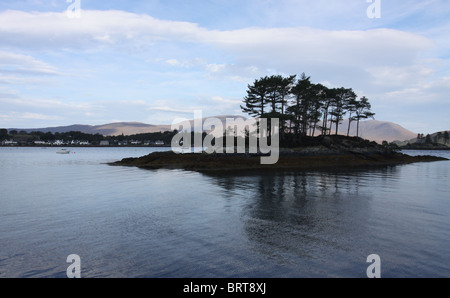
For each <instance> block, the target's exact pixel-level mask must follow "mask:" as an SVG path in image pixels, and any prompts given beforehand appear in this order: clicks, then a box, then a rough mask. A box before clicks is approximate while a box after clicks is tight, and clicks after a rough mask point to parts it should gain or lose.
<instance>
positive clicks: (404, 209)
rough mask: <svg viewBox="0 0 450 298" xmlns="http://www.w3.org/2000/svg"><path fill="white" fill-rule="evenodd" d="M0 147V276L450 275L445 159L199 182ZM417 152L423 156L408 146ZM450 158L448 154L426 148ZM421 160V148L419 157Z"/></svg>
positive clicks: (94, 159)
mask: <svg viewBox="0 0 450 298" xmlns="http://www.w3.org/2000/svg"><path fill="white" fill-rule="evenodd" d="M152 150H154V149H149V148H77V149H75V150H74V151H75V152H73V153H72V154H70V155H58V154H56V153H55V152H56V149H55V148H48V149H41V148H0V172H1V180H0V220H1V221H0V277H62V278H64V277H66V269H67V267H68V266H69V265H70V264H69V263H66V258H67V256H69V255H70V254H78V255H79V256H80V258H81V270H82V271H81V275H82V277H366V269H367V267H368V266H369V265H370V264H369V263H366V259H367V256H369V255H370V254H378V255H379V256H380V257H381V275H382V277H450V193H449V181H450V162H448V161H444V162H434V163H418V164H411V165H404V166H396V167H383V168H378V169H365V170H355V171H348V170H346V171H341V170H339V169H336V170H334V171H327V172H322V171H316V172H300V173H278V174H258V173H253V174H239V175H238V174H232V175H231V174H227V175H204V174H200V173H196V172H188V171H179V170H153V171H149V170H141V169H137V168H129V167H112V166H108V165H106V164H105V163H106V162H110V161H116V160H119V159H122V158H124V157H132V156H134V157H138V156H142V155H145V154H148V153H149V152H151V151H152ZM410 153H411V154H419V153H418V152H410ZM425 153H431V154H434V155H443V156H446V157H450V153H449V152H448V151H447V152H425ZM420 154H424V152H420Z"/></svg>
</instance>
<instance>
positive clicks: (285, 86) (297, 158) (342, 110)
mask: <svg viewBox="0 0 450 298" xmlns="http://www.w3.org/2000/svg"><path fill="white" fill-rule="evenodd" d="M242 103H243V104H242V105H241V110H242V111H243V112H244V113H246V114H249V115H250V116H252V117H253V118H254V119H265V120H267V119H272V120H273V119H275V121H274V122H278V123H279V125H275V126H274V127H272V130H271V129H267V127H265V128H264V126H263V128H262V127H261V125H260V124H258V125H259V126H257V125H256V124H255V125H253V128H254V130H253V132H250V129H251V128H252V127H251V126H252V125H248V127H246V128H245V131H236V130H235V129H234V127H235V125H234V124H233V125H231V126H229V127H226V128H225V129H224V131H223V136H214V138H216V141H217V139H221V140H220V141H219V142H218V143H219V145H218V147H219V148H223V146H224V144H225V142H224V140H227V142H228V140H229V139H230V138H231V139H232V138H233V137H234V139H235V140H234V141H235V142H234V143H232V144H226V145H225V146H228V147H230V148H233V147H234V146H235V144H237V143H238V142H237V139H238V138H244V142H245V144H247V143H248V139H249V138H251V137H252V136H253V137H254V136H255V135H258V132H257V131H256V130H257V129H256V128H255V127H258V129H259V130H262V133H261V134H260V135H261V136H267V137H268V136H271V135H275V134H277V135H278V137H279V148H280V150H279V155H277V157H279V158H278V160H277V162H276V163H275V164H261V162H260V161H261V156H264V155H262V154H255V153H250V152H249V151H248V150H247V151H245V150H240V151H238V150H235V153H221V152H222V151H221V152H219V153H217V152H218V151H215V152H216V153H213V154H211V153H206V152H200V153H189V154H177V153H175V152H173V151H169V152H155V153H152V154H149V155H147V156H143V157H140V158H125V159H123V160H121V161H117V162H114V163H112V165H123V166H136V167H140V168H146V169H159V168H170V169H185V170H194V171H220V172H223V171H230V170H239V171H241V170H257V171H261V170H272V171H273V170H307V169H325V168H336V167H339V168H343V167H352V168H353V167H361V166H380V165H381V166H385V165H398V164H407V163H413V162H429V161H440V160H446V159H445V158H440V157H434V156H415V157H413V156H409V155H406V154H402V153H400V152H399V150H400V148H399V146H397V145H396V144H389V143H388V142H383V143H382V144H378V143H376V142H373V141H372V142H371V141H368V140H365V139H362V138H360V137H359V133H360V121H363V120H365V119H369V118H374V115H375V113H373V112H372V111H371V104H370V102H369V99H368V98H366V97H365V96H364V97H362V98H360V99H358V96H357V94H356V93H355V92H354V91H353V89H352V88H345V87H340V88H328V87H326V86H324V85H322V84H315V83H313V82H311V78H310V77H308V76H306V75H305V74H304V73H303V74H302V75H301V76H300V77H299V78H297V75H292V76H288V77H283V76H280V75H273V76H266V77H262V78H260V79H257V80H255V81H254V83H253V84H250V85H248V90H247V96H245V97H244V98H243V102H242ZM345 117H346V118H347V119H348V120H349V121H348V125H347V126H346V127H344V128H342V125H341V124H342V120H343V119H344V118H345ZM352 124H354V125H355V126H356V136H350V130H351V125H352ZM339 128H341V131H340V130H339ZM183 129H184V130H186V131H188V132H189V131H192V130H191V129H190V126H189V128H188V129H186V128H185V127H184V128H183ZM277 129H278V131H276V130H277ZM205 131H207V129H206V130H205V129H204V130H203V133H204V132H205ZM343 131H344V132H343ZM218 132H219V134H220V133H221V131H220V130H219V131H218ZM197 133H201V132H198V131H197ZM343 133H344V134H345V133H346V135H343ZM199 137H201V138H202V139H203V138H204V136H199ZM184 141H186V140H183V142H184ZM189 143H191V141H189V140H187V143H186V144H189ZM241 144H242V142H241ZM211 145H212V146H217V142H216V143H215V144H212V143H211ZM191 146H192V143H191ZM246 146H247V145H246ZM196 147H198V146H196ZM200 147H201V146H200ZM203 147H208V146H205V145H203ZM277 148H278V147H277ZM236 152H239V153H236ZM242 152H244V153H242ZM245 152H247V153H245ZM251 152H260V151H251ZM263 152H267V151H263Z"/></svg>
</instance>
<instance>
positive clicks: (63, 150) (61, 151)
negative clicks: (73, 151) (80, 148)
mask: <svg viewBox="0 0 450 298" xmlns="http://www.w3.org/2000/svg"><path fill="white" fill-rule="evenodd" d="M69 153H70V150H67V149H61V150H58V151H56V154H69Z"/></svg>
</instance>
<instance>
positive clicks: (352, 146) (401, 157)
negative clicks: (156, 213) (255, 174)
mask: <svg viewBox="0 0 450 298" xmlns="http://www.w3.org/2000/svg"><path fill="white" fill-rule="evenodd" d="M260 157H261V154H250V153H244V154H243V153H234V154H217V153H215V154H207V153H205V152H201V153H187V154H179V153H175V152H172V151H168V152H154V153H151V154H149V155H146V156H143V157H139V158H125V159H122V160H121V161H117V162H113V163H110V165H116V166H133V167H139V168H144V169H160V168H166V169H184V170H192V171H200V172H206V171H233V170H239V171H242V170H258V171H259V170H294V171H295V170H314V169H329V168H343V167H362V166H388V165H399V164H408V163H415V162H431V161H442V160H448V159H446V158H442V157H436V156H409V155H406V154H402V153H400V152H398V151H396V150H395V149H393V148H391V147H390V146H386V145H379V144H377V143H375V142H370V141H367V140H363V139H361V138H357V137H344V136H321V137H314V138H313V137H310V138H307V139H306V140H305V142H304V145H303V146H302V147H296V148H282V149H280V156H279V160H278V162H277V163H276V164H273V165H262V164H261V163H260Z"/></svg>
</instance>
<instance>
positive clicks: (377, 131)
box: [332, 119, 417, 143]
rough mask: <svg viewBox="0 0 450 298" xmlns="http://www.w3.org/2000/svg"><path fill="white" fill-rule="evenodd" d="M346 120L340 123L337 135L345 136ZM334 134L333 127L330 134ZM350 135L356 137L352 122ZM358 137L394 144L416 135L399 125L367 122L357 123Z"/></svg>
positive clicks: (374, 121)
mask: <svg viewBox="0 0 450 298" xmlns="http://www.w3.org/2000/svg"><path fill="white" fill-rule="evenodd" d="M347 129H348V120H347V119H346V120H344V121H342V124H340V125H339V127H338V132H339V134H343V135H347ZM333 132H334V126H333V130H332V133H333ZM350 135H351V136H356V122H352V123H351V126H350ZM359 136H360V137H361V138H364V139H367V140H371V141H375V142H377V143H381V142H383V141H388V142H394V141H404V140H409V139H411V138H414V137H417V133H414V132H412V131H410V130H407V129H406V128H404V127H402V126H400V125H399V124H396V123H393V122H388V121H379V120H367V121H361V122H360V123H359Z"/></svg>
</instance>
